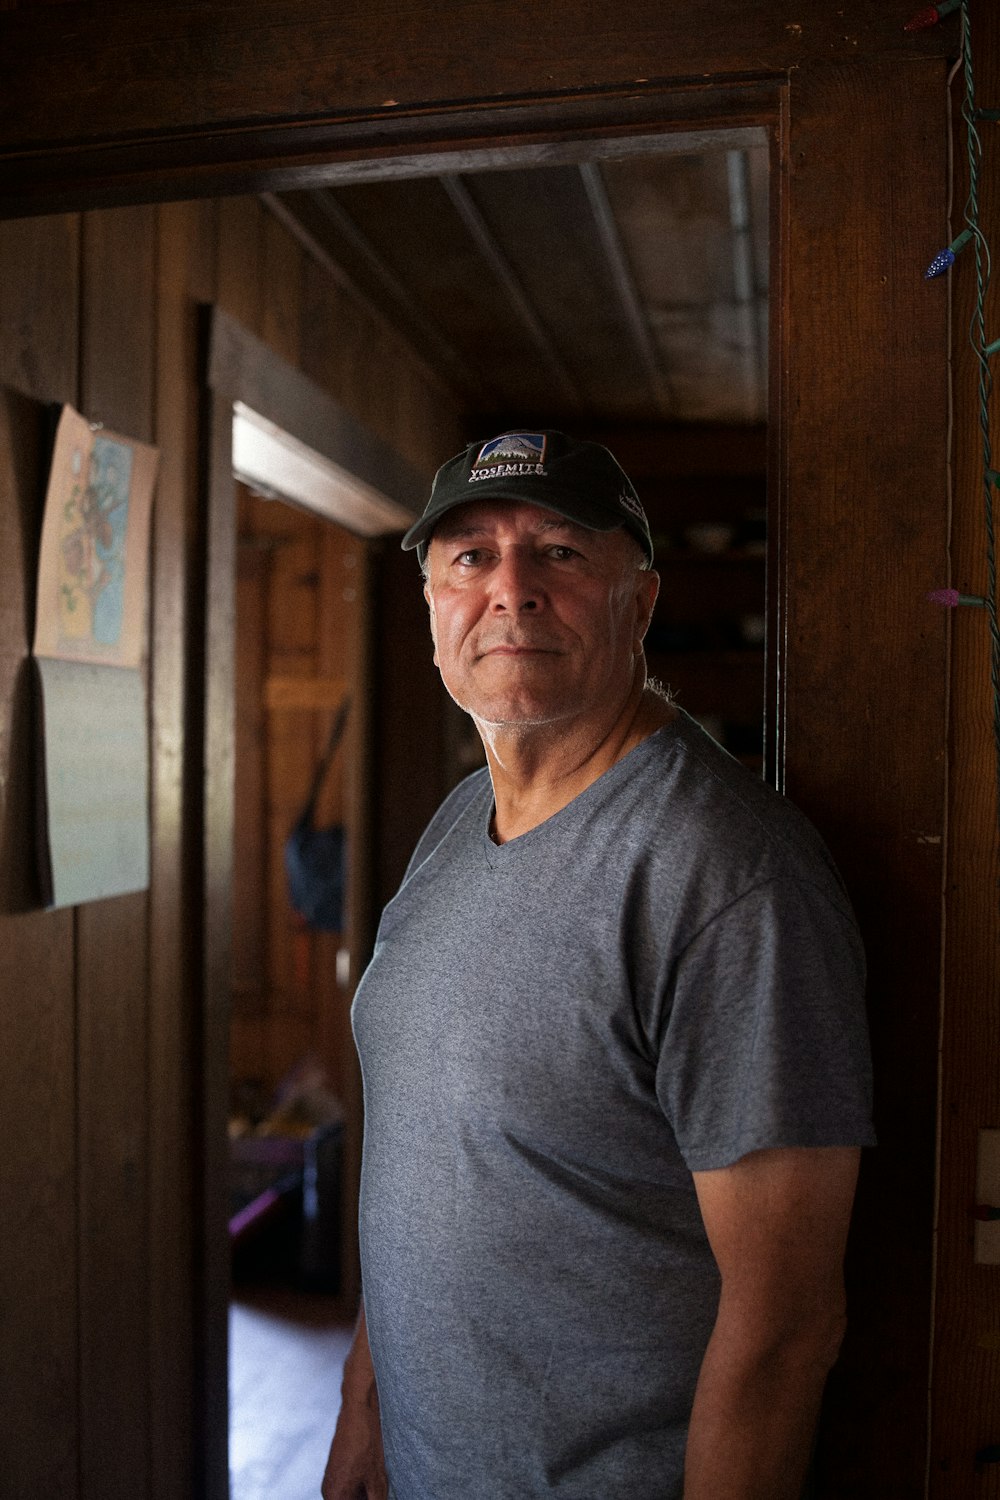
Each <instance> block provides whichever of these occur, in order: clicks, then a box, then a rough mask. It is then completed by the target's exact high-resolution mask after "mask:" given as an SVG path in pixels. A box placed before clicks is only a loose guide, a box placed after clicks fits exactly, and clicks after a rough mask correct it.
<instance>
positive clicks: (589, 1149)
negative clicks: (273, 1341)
mask: <svg viewBox="0 0 1000 1500" xmlns="http://www.w3.org/2000/svg"><path fill="white" fill-rule="evenodd" d="M492 808H493V796H492V789H491V786H490V782H489V778H488V776H487V775H486V773H485V772H479V773H476V774H475V775H474V776H472V777H470V778H468V779H467V780H466V781H465V782H463V783H462V785H461V786H459V787H458V788H457V789H456V790H455V791H454V792H453V793H452V795H451V796H450V797H449V798H448V799H447V801H446V802H445V803H444V804H443V806H442V807H441V809H440V810H439V811H438V813H437V814H436V816H435V817H434V819H433V821H432V822H431V824H430V826H429V828H428V829H427V832H426V833H425V834H424V836H423V838H422V839H421V841H420V844H419V845H418V848H417V850H416V853H415V854H414V857H413V859H412V861H411V863H410V867H409V870H408V872H407V875H406V878H405V879H404V881H403V884H402V886H401V888H400V890H399V892H398V894H397V895H396V897H395V898H394V899H393V901H391V902H390V903H389V905H388V906H387V907H386V910H385V913H384V915H383V918H382V923H381V926H380V928H379V934H378V940H377V943H376V948H375V954H374V957H373V959H372V963H371V965H370V967H369V969H368V971H367V973H366V974H365V977H364V979H363V981H362V983H361V985H360V986H359V989H358V993H357V996H356V999H355V1004H354V1028H355V1035H356V1038H357V1043H358V1049H359V1052H360V1055H361V1062H362V1069H363V1073H364V1087H365V1112H366V1113H365V1119H366V1124H365V1145H364V1167H363V1174H362V1194H361V1253H362V1273H363V1283H364V1292H365V1307H366V1313H367V1322H368V1335H369V1340H370V1343H371V1349H372V1356H373V1359H374V1363H375V1372H376V1378H377V1382H378V1391H379V1401H380V1409H381V1416H382V1427H383V1437H384V1442H385V1452H386V1463H387V1467H388V1472H389V1478H390V1484H391V1494H392V1496H393V1500H530V1497H536V1496H547V1495H558V1496H560V1497H562V1500H626V1497H628V1500H633V1497H635V1496H643V1497H646V1496H648V1497H651V1500H652V1497H656V1500H672V1497H679V1496H680V1495H681V1492H682V1485H683V1478H682V1473H683V1454H684V1443H685V1437H686V1430H687V1421H688V1417H689V1413H690V1409H691V1402H692V1397H693V1392H694V1386H695V1382H696V1379H697V1375H698V1370H699V1367H700V1364H701V1359H702V1355H703V1353H704V1349H705V1345H706V1343H707V1340H708V1337H709V1334H710V1332H711V1328H712V1324H713V1321H714V1317H715V1312H716V1307H717V1302H718V1286H719V1279H718V1272H717V1269H716V1266H715V1262H714V1259H713V1257H712V1254H711V1251H710V1248H709V1245H708V1242H707V1239H706V1236H705V1230H704V1226H703V1223H702V1219H701V1214H700V1212H699V1208H698V1203H697V1199H696V1196H695V1192H694V1185H693V1180H692V1176H691V1173H692V1171H702V1170H707V1169H711V1168H717V1167H723V1166H727V1165H729V1164H731V1163H732V1162H734V1161H736V1160H738V1159H739V1158H740V1157H741V1156H744V1155H746V1154H747V1153H748V1152H750V1151H754V1150H756V1149H759V1148H762V1147H774V1146H832V1145H864V1144H868V1143H869V1142H870V1141H871V1140H872V1134H871V1124H870V1098H869V1093H870V1079H869V1063H868V1052H867V1041H866V1034H865V1025H864V1016H863V1003H862V989H863V958H862V953H861V948H860V943H859V940H858V936H857V932H856V929H855V926H854V921H853V918H852V915H851V911H850V907H849V904H848V901H847V899H846V897H845V895H844V892H843V889H842V887H841V884H840V882H839V879H838V877H837V875H836V873H835V871H834V870H833V868H832V866H831V863H830V860H829V856H828V855H827V854H826V851H825V850H824V848H823V845H822V843H821V842H820V840H819V838H818V836H817V835H816V833H815V832H814V831H813V829H812V828H811V826H810V825H809V824H808V823H807V822H806V820H805V819H804V818H803V817H802V816H801V814H799V813H798V812H797V811H796V810H795V809H794V808H793V807H792V806H791V805H790V804H789V803H787V802H786V801H784V799H782V798H781V797H779V796H778V795H777V794H776V793H775V792H773V791H772V790H771V789H770V788H768V787H767V786H765V785H764V784H763V783H761V782H759V781H757V780H756V779H755V778H754V777H752V776H751V775H750V774H749V773H747V772H746V771H744V770H743V768H742V767H740V766H739V765H738V764H737V763H736V762H734V761H733V760H731V759H730V757H729V756H727V755H726V754H725V753H724V752H723V751H721V750H719V749H718V747H717V746H715V745H714V744H713V742H712V741H711V740H709V739H708V737H707V736H706V735H704V734H703V733H702V731H701V730H700V729H698V728H697V726H696V725H694V724H693V723H692V721H691V720H689V719H688V718H687V717H686V716H684V715H679V716H678V718H677V719H676V720H675V721H674V722H673V723H671V724H669V725H667V726H666V727H665V728H663V729H661V730H660V731H658V732H657V733H656V734H654V735H652V736H651V737H650V738H648V739H646V740H644V741H643V742H642V744H640V745H639V746H638V747H637V748H636V749H635V750H633V751H632V752H631V753H630V754H629V755H628V756H626V757H625V758H624V759H623V760H621V761H619V762H618V763H617V764H616V765H615V766H613V767H612V768H611V769H610V770H609V771H608V772H607V773H606V774H605V775H604V776H602V777H600V778H599V780H598V781H596V782H594V783H593V784H592V785H591V786H590V787H588V788H587V789H586V790H585V791H584V792H583V793H581V794H580V796H578V797H577V798H575V799H574V800H573V801H572V802H571V803H570V804H569V805H568V806H567V807H565V808H563V809H562V810H561V811H560V812H558V813H556V814H555V815H554V816H553V817H551V818H549V819H548V820H547V821H546V822H544V823H542V824H540V825H539V826H538V827H537V828H534V829H532V830H531V831H530V832H528V833H526V834H524V835H522V836H521V837H520V838H517V839H514V840H512V841H511V842H510V843H508V844H505V845H503V846H501V847H497V846H496V845H495V844H494V843H493V842H492V841H491V840H490V838H489V834H488V828H489V821H490V817H491V814H492Z"/></svg>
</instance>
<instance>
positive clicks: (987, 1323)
mask: <svg viewBox="0 0 1000 1500" xmlns="http://www.w3.org/2000/svg"><path fill="white" fill-rule="evenodd" d="M972 25H973V49H974V51H973V57H974V63H975V78H976V93H977V99H978V102H979V103H980V104H981V105H984V106H986V107H998V100H1000V13H998V10H997V7H996V6H995V5H985V4H978V5H974V6H973V7H972ZM961 83H962V80H961V77H960V78H959V79H958V80H957V82H956V96H955V97H956V106H957V103H958V100H959V98H960V96H961ZM979 129H980V131H981V132H982V142H983V159H982V167H981V180H980V212H981V222H982V224H983V227H984V229H985V231H986V233H987V235H988V236H989V239H990V242H991V248H992V250H993V254H994V257H995V256H996V254H997V249H998V245H1000V125H996V124H989V123H986V124H983V123H981V124H980V126H979ZM965 151H966V142H965V131H964V127H963V126H962V124H961V121H960V119H959V118H958V116H957V109H956V120H955V163H956V181H955V205H956V213H955V216H954V218H953V220H952V223H953V226H954V227H953V228H952V229H951V230H947V229H943V230H942V233H941V234H940V235H939V236H938V237H939V239H940V240H941V242H942V244H944V243H946V241H947V239H948V238H949V235H952V236H953V235H955V234H957V233H958V232H959V230H960V228H961V227H962V218H961V205H962V204H963V203H964V201H965V196H966V192H967V189H968V176H967V165H966V155H965ZM994 264H995V262H994ZM951 274H952V296H953V316H954V324H953V327H954V342H953V356H954V362H955V387H954V390H955V436H954V473H953V493H952V500H951V506H952V535H951V578H950V579H949V580H948V581H949V582H950V583H952V585H953V586H954V587H955V588H958V589H960V590H961V591H962V592H964V593H969V594H978V595H980V596H981V595H984V594H985V593H986V592H987V570H986V523H985V503H984V496H983V486H982V477H983V454H982V438H981V434H980V429H979V398H978V389H977V387H978V380H979V364H978V361H977V360H976V359H975V358H974V356H973V354H972V351H971V348H970V345H969V341H968V329H969V325H970V322H971V320H972V317H973V313H974V309H975V300H974V294H975V283H976V272H975V265H974V262H973V258H972V254H971V252H970V253H969V254H968V255H966V256H964V257H961V258H960V259H959V260H958V262H957V263H956V266H955V268H954V270H953V272H952V273H951ZM986 316H987V323H986V329H987V331H986V338H987V340H992V339H994V338H996V337H997V336H998V330H1000V298H998V291H997V287H996V281H995V278H994V289H993V291H992V292H991V294H990V296H989V299H988V302H987V314H986ZM996 375H997V360H996V358H995V357H994V359H993V377H994V380H995V379H996ZM991 414H992V423H993V465H994V468H996V467H997V465H998V461H1000V401H998V400H997V398H996V396H994V397H993V399H992V402H991ZM945 503H946V499H945V497H942V505H944V504H945ZM993 508H994V514H995V517H996V520H997V522H998V523H1000V507H998V505H997V492H996V491H994V495H993ZM988 637H989V629H988V621H987V617H986V614H985V612H984V611H982V610H978V609H962V610H958V611H956V612H955V615H954V617H953V618H952V619H951V629H950V643H949V645H950V678H951V705H950V724H949V777H948V783H949V785H948V863H947V878H946V882H945V890H944V912H943V920H944V932H945V944H944V968H943V989H942V1006H943V1021H942V1029H941V1041H942V1053H941V1095H940V1099H939V1105H938V1109H939V1116H938V1124H939V1132H940V1146H941V1160H940V1178H939V1189H938V1192H939V1203H938V1233H937V1297H936V1302H935V1318H934V1362H933V1384H932V1392H931V1395H932V1400H931V1413H932V1423H931V1452H930V1490H929V1493H930V1496H931V1497H932V1500H965V1497H966V1496H975V1497H976V1500H1000V1463H996V1462H993V1463H990V1464H988V1465H983V1466H977V1464H976V1454H977V1453H979V1452H980V1451H981V1450H984V1449H988V1448H995V1447H996V1445H997V1444H1000V1401H998V1392H1000V1266H983V1265H978V1266H977V1265H976V1264H975V1263H974V1260H973V1220H972V1215H971V1209H972V1205H973V1204H974V1203H975V1202H976V1196H977V1195H976V1156H977V1147H978V1137H979V1132H980V1130H983V1129H993V1130H996V1129H1000V838H998V834H997V814H998V807H997V776H998V766H997V761H996V749H995V746H994V740H993V727H992V717H993V697H992V691H991V685H990V659H989V639H988Z"/></svg>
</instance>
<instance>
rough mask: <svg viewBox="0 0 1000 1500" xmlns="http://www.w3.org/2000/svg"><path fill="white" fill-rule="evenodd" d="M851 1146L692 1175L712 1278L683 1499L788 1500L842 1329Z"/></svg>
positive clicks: (756, 1158) (854, 1157)
mask: <svg viewBox="0 0 1000 1500" xmlns="http://www.w3.org/2000/svg"><path fill="white" fill-rule="evenodd" d="M858 1157H859V1153H858V1152H857V1151H855V1150H852V1149H847V1148H844V1149H841V1148H839V1147H838V1148H823V1149H794V1150H793V1149H788V1150H784V1149H783V1150H775V1151H758V1152H754V1153H753V1154H752V1155H750V1156H747V1157H744V1158H743V1160H742V1161H738V1162H736V1163H735V1165H733V1166H731V1167H724V1168H722V1169H720V1170H718V1171H712V1172H696V1173H695V1174H694V1181H695V1188H696V1190H697V1193H698V1201H699V1203H700V1205H701V1211H702V1216H703V1218H704V1220H705V1228H706V1230H707V1232H708V1238H709V1243H710V1244H711V1246H712V1251H713V1253H714V1255H715V1258H716V1261H717V1262H718V1266H719V1270H720V1272H721V1274H722V1293H721V1298H720V1302H719V1312H718V1317H717V1319H716V1323H715V1328H714V1330H713V1333H712V1337H711V1340H710V1341H709V1345H708V1348H707V1350H706V1352H705V1358H704V1360H703V1361H702V1366H701V1374H700V1376H699V1379H698V1387H697V1391H696V1393H695V1400H694V1407H693V1410H692V1415H691V1425H690V1429H689V1432H688V1444H687V1458H686V1462H685V1471H684V1472H685V1479H684V1500H798V1497H799V1495H800V1494H801V1489H802V1482H803V1479H804V1476H805V1471H806V1466H807V1463H808V1459H809V1449H810V1446H811V1442H812V1437H813V1429H814V1427H815V1423H816V1417H817V1413H818V1411H819V1403H820V1397H821V1395H822V1392H823V1385H824V1382H825V1380H826V1376H827V1373H828V1371H829V1369H830V1366H831V1365H832V1364H833V1361H834V1360H835V1359H836V1356H837V1350H838V1349H839V1347H840V1341H841V1338H842V1337H843V1331H844V1321H845V1318H844V1288H843V1271H842V1267H843V1258H844V1245H845V1242H846V1239H847V1227H848V1222H849V1219H850V1213H851V1205H852V1203H853V1199H854V1188H855V1183H856V1181H857V1170H858Z"/></svg>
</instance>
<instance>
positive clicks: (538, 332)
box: [440, 176, 582, 409]
mask: <svg viewBox="0 0 1000 1500" xmlns="http://www.w3.org/2000/svg"><path fill="white" fill-rule="evenodd" d="M440 182H441V186H442V187H443V188H444V190H445V192H446V193H447V194H448V197H449V199H450V200H451V203H452V207H453V208H454V209H455V211H456V213H457V214H458V216H459V218H460V219H461V220H462V223H463V224H464V225H465V227H466V229H467V230H468V232H469V235H470V236H471V238H472V241H473V244H474V245H475V246H476V249H477V250H478V251H479V254H480V255H481V256H482V257H483V260H484V261H485V262H486V264H487V265H488V266H489V268H490V270H491V271H492V272H493V275H494V276H495V277H496V279H497V281H498V282H499V283H500V285H501V286H502V287H503V289H504V291H505V292H506V294H507V298H508V300H509V302H510V304H511V306H512V307H513V309H514V311H515V312H516V313H517V316H518V317H519V319H520V320H521V323H522V325H523V327H524V328H525V329H526V330H527V332H528V334H529V335H530V337H531V339H532V341H533V343H534V344H535V347H536V348H537V349H538V351H539V353H540V354H541V355H542V358H543V359H544V360H545V362H546V364H547V365H548V366H549V368H550V370H551V371H552V373H553V374H554V375H555V377H556V379H557V381H558V382H559V384H560V386H561V387H562V389H563V392H564V393H565V395H566V396H567V397H568V398H569V401H570V403H571V405H573V406H574V407H576V408H577V409H579V408H580V406H581V405H582V402H581V400H580V391H579V388H578V386H577V384H576V382H575V381H574V379H573V377H572V375H571V374H570V372H569V370H568V369H567V368H566V365H565V364H564V362H563V359H562V357H561V355H560V354H559V351H558V349H557V348H556V346H555V344H554V343H553V342H552V338H551V336H550V334H549V331H548V329H547V328H546V327H545V325H544V324H543V323H542V321H541V319H540V318H539V316H538V313H537V312H536V310H535V307H534V304H533V303H532V301H531V299H530V298H529V296H528V294H527V292H526V291H525V290H524V287H523V286H522V284H521V281H520V278H519V277H518V275H517V273H516V271H515V270H514V268H513V266H512V265H511V263H510V261H509V260H508V259H507V256H506V255H505V254H504V252H503V250H502V249H501V248H500V245H499V244H498V242H497V240H496V237H495V236H494V234H493V231H492V230H491V229H490V227H489V225H488V224H487V222H486V220H485V219H484V218H483V215H482V214H481V212H480V211H479V208H478V206H477V204H476V202H475V200H474V199H473V197H472V194H471V193H470V192H469V189H468V188H467V187H466V185H465V183H464V182H462V180H461V178H459V177H452V176H446V177H442V178H440Z"/></svg>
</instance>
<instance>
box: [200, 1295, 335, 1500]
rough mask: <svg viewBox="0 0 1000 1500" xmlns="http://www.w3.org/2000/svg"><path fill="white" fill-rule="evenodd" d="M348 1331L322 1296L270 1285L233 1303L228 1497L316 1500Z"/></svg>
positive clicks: (333, 1415)
mask: <svg viewBox="0 0 1000 1500" xmlns="http://www.w3.org/2000/svg"><path fill="white" fill-rule="evenodd" d="M352 1333H353V1329H352V1328H351V1327H350V1326H349V1325H347V1324H345V1323H343V1322H342V1321H339V1320H337V1319H335V1318H334V1316H333V1314H332V1312H331V1309H330V1302H329V1299H327V1298H324V1297H316V1296H306V1295H303V1294H300V1293H296V1292H291V1291H284V1290H276V1291H267V1292H266V1293H265V1292H254V1293H253V1294H247V1295H243V1296H241V1297H240V1299H239V1300H238V1301H234V1302H233V1303H232V1304H231V1306H230V1311H229V1476H230V1495H231V1500H318V1496H319V1486H320V1481H321V1479H322V1477H323V1469H324V1466H325V1464H326V1455H327V1452H328V1450H329V1447H330V1438H331V1437H332V1435H333V1428H334V1425H335V1423H336V1420H337V1412H338V1411H339V1409H340V1382H341V1377H342V1374H343V1366H344V1359H345V1356H346V1354H347V1351H348V1349H349V1348H350V1343H351V1337H352Z"/></svg>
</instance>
